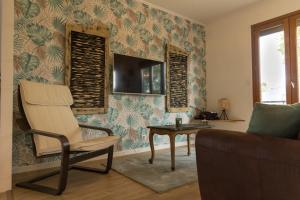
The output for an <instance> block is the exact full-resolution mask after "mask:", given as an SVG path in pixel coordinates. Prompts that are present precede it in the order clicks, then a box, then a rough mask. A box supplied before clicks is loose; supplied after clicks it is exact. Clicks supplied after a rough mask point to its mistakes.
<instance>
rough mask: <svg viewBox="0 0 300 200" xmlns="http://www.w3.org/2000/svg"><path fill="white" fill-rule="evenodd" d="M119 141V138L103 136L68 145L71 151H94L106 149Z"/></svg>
mask: <svg viewBox="0 0 300 200" xmlns="http://www.w3.org/2000/svg"><path fill="white" fill-rule="evenodd" d="M119 140H120V137H119V136H104V137H97V138H94V139H90V140H85V141H81V142H77V143H74V144H71V145H70V148H71V151H96V150H100V149H106V148H108V147H110V146H112V145H114V144H116V143H118V141H119Z"/></svg>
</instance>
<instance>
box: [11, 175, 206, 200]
mask: <svg viewBox="0 0 300 200" xmlns="http://www.w3.org/2000/svg"><path fill="white" fill-rule="evenodd" d="M34 175H37V174H33V173H28V174H22V175H18V176H16V177H14V179H15V180H14V181H20V180H23V179H24V178H25V179H26V178H28V177H31V176H34ZM56 180H57V177H52V178H50V179H49V180H47V181H44V182H43V184H45V185H53V184H55V183H56ZM13 196H14V200H81V199H82V200H139V199H141V200H177V199H178V200H180V199H182V200H200V195H199V190H198V185H197V183H193V184H190V185H185V186H182V187H180V188H176V189H174V190H171V191H169V192H166V193H162V194H158V193H156V192H154V191H152V190H150V189H148V188H146V187H144V186H143V185H141V184H138V183H136V182H134V181H132V180H130V179H128V178H126V177H125V176H122V175H120V174H118V173H117V172H115V171H113V170H111V172H110V173H109V174H107V175H99V174H95V173H89V172H81V171H77V170H71V171H70V175H69V180H68V185H67V189H66V190H65V192H64V193H63V195H61V196H51V195H47V194H43V193H39V192H34V191H30V190H26V189H21V188H17V187H15V188H13Z"/></svg>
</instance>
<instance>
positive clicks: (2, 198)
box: [0, 190, 14, 200]
mask: <svg viewBox="0 0 300 200" xmlns="http://www.w3.org/2000/svg"><path fill="white" fill-rule="evenodd" d="M13 199H14V197H13V192H12V191H11V190H9V191H6V192H2V193H0V200H13Z"/></svg>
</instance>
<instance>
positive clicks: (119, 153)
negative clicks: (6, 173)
mask: <svg viewBox="0 0 300 200" xmlns="http://www.w3.org/2000/svg"><path fill="white" fill-rule="evenodd" d="M191 144H193V140H192V141H191ZM186 145H187V143H186V142H178V143H176V146H177V147H180V146H186ZM168 148H170V145H169V144H163V145H159V146H155V150H162V149H168ZM149 151H150V148H149V147H147V148H138V149H130V150H124V151H117V152H115V153H114V157H120V156H126V155H132V154H137V153H144V152H149ZM105 158H106V156H99V157H97V158H94V159H90V160H87V161H85V162H89V161H93V160H101V159H105ZM59 165H60V161H55V162H47V163H41V164H35V165H29V166H21V167H13V174H20V173H24V172H31V171H38V170H43V169H49V168H55V167H58V166H59Z"/></svg>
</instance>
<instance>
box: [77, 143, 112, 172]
mask: <svg viewBox="0 0 300 200" xmlns="http://www.w3.org/2000/svg"><path fill="white" fill-rule="evenodd" d="M113 153H114V146H110V147H109V148H108V156H107V163H106V167H105V169H104V170H103V169H96V168H92V167H83V166H78V165H73V166H72V167H71V169H76V170H81V171H87V172H94V173H99V174H107V173H108V172H109V171H110V169H111V166H112V160H113Z"/></svg>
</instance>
